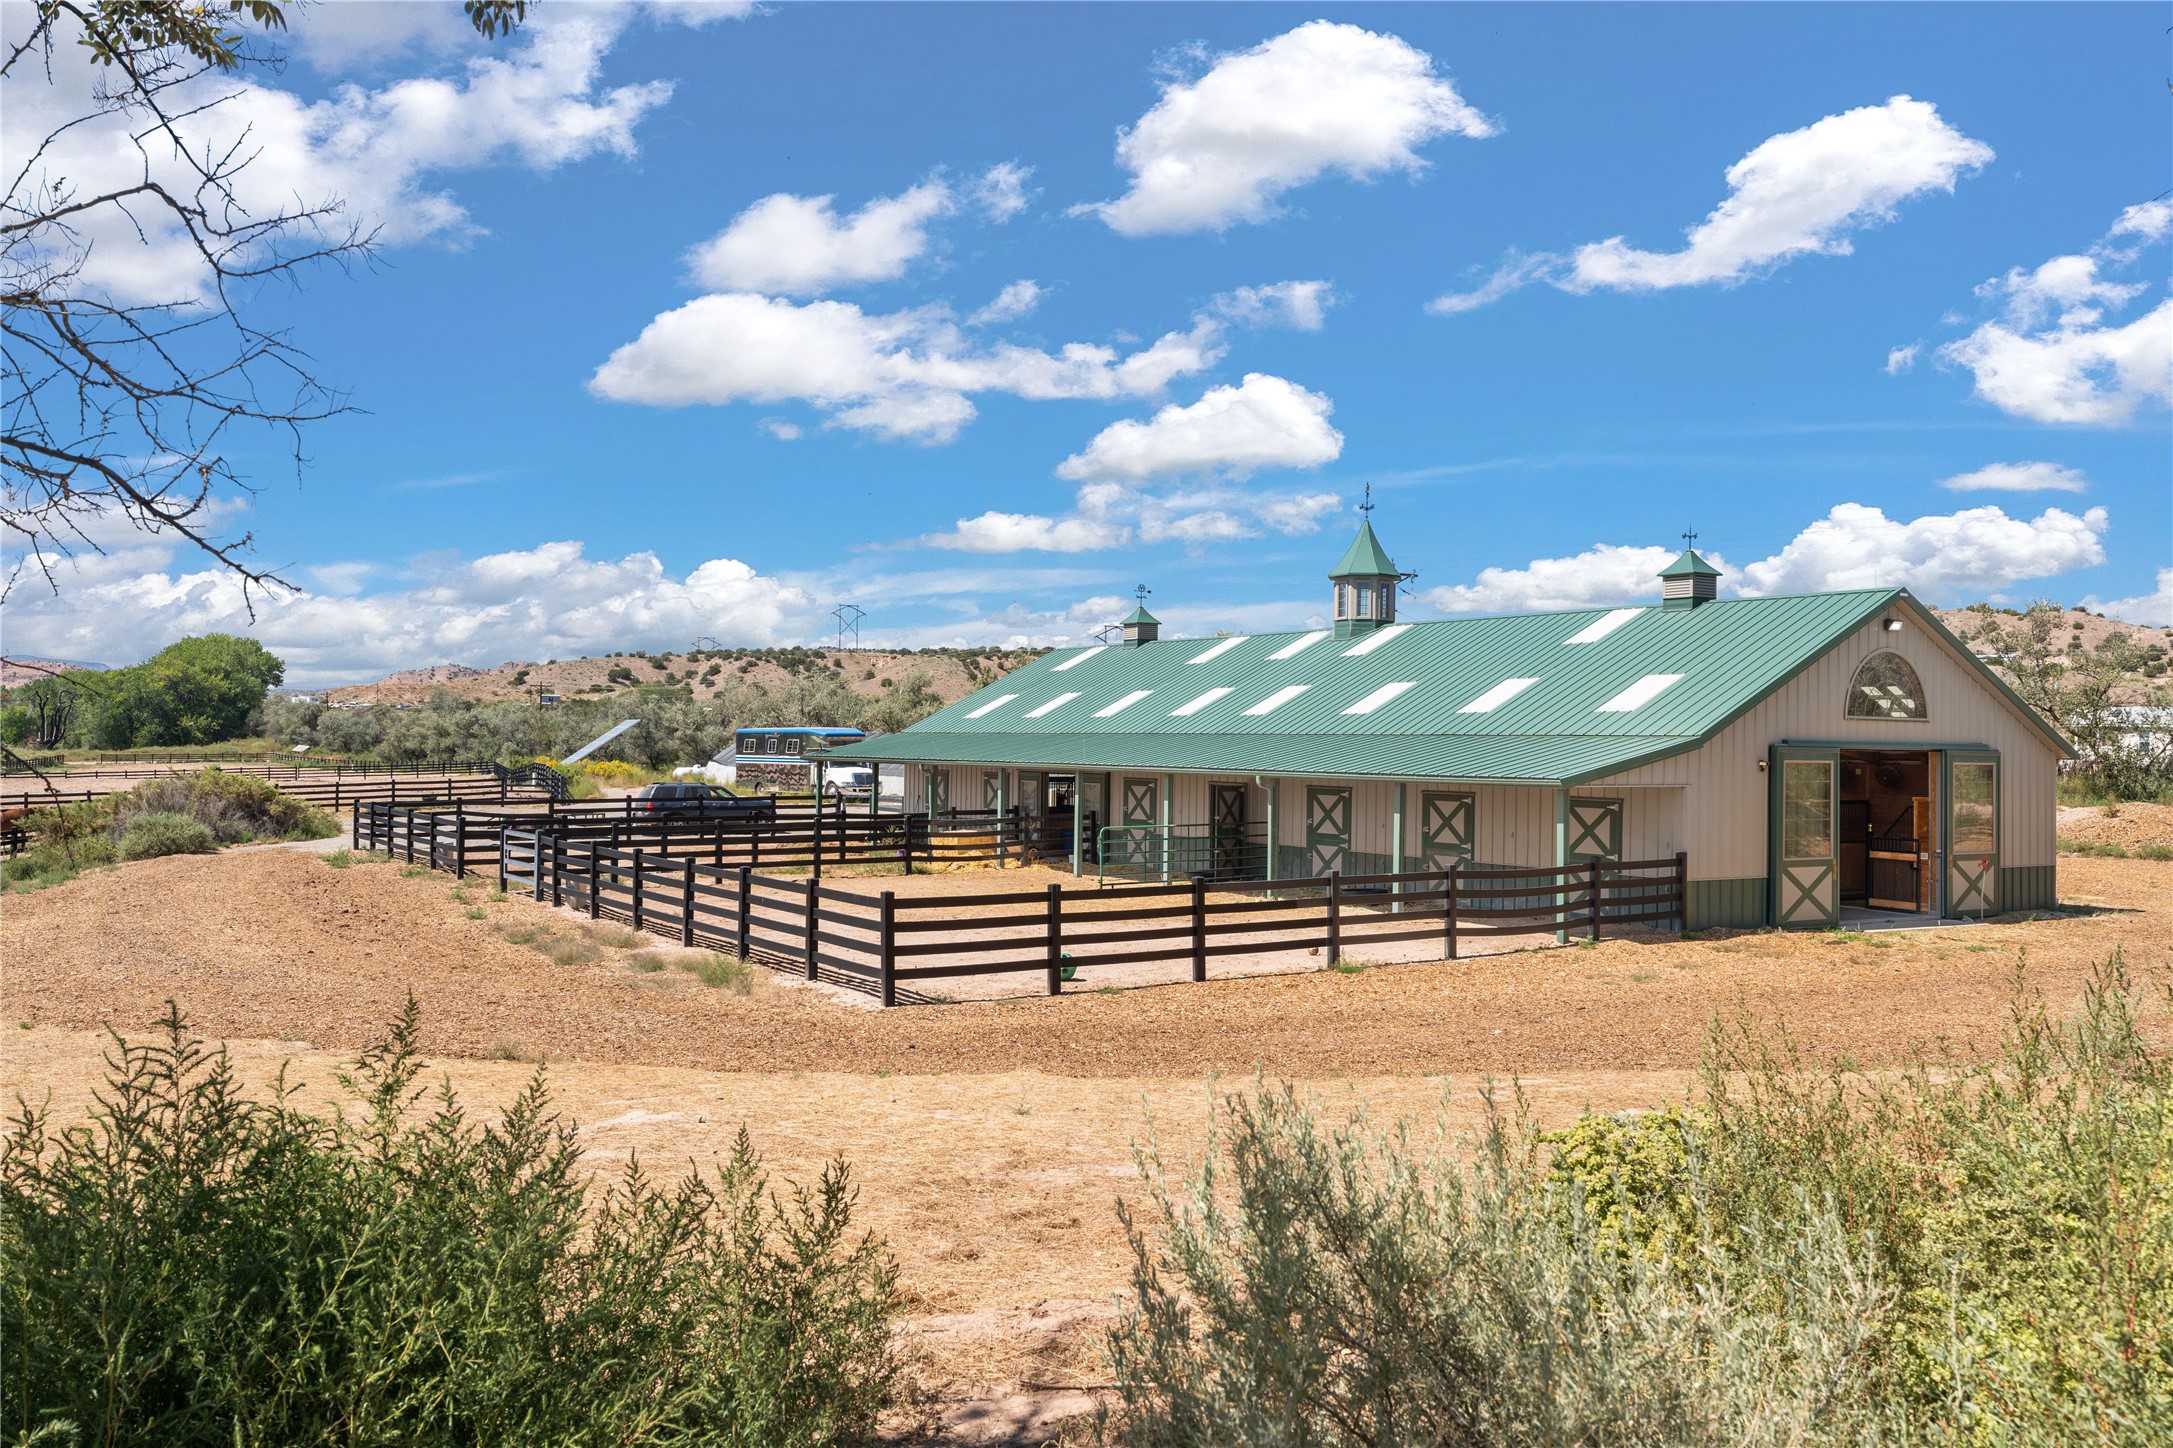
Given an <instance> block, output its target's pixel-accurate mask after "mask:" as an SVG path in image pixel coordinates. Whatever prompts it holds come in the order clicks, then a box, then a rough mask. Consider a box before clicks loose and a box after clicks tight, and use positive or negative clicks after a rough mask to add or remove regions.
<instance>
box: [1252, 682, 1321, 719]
mask: <svg viewBox="0 0 2173 1448" xmlns="http://www.w3.org/2000/svg"><path fill="white" fill-rule="evenodd" d="M1312 687H1313V686H1312V685H1311V684H1285V685H1283V687H1281V688H1280V689H1277V690H1276V691H1275V692H1274V693H1272V694H1270V695H1268V696H1267V697H1266V698H1265V699H1262V700H1261V701H1260V702H1259V703H1257V704H1255V705H1253V706H1252V707H1251V708H1250V709H1247V710H1246V711H1245V713H1246V714H1247V715H1248V716H1249V717H1251V718H1254V719H1257V718H1259V717H1260V716H1261V715H1262V714H1272V713H1274V712H1275V711H1276V710H1277V709H1280V708H1282V707H1283V705H1285V704H1287V703H1289V702H1290V701H1291V700H1292V699H1295V698H1297V697H1298V696H1299V695H1300V694H1302V693H1304V692H1305V691H1306V690H1307V689H1310V688H1312Z"/></svg>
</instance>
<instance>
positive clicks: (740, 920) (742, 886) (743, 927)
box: [732, 865, 754, 960]
mask: <svg viewBox="0 0 2173 1448" xmlns="http://www.w3.org/2000/svg"><path fill="white" fill-rule="evenodd" d="M753 884H754V871H753V870H750V869H748V868H747V867H746V866H745V865H742V866H740V867H739V911H738V913H737V914H736V915H735V916H734V917H733V921H734V923H733V926H732V943H733V945H735V946H736V947H738V949H739V958H740V959H741V960H745V959H746V958H747V915H748V910H749V908H750V906H751V904H752V901H751V900H750V899H749V896H750V895H751V894H752V893H753V891H752V886H753Z"/></svg>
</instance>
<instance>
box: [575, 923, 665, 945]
mask: <svg viewBox="0 0 2173 1448" xmlns="http://www.w3.org/2000/svg"><path fill="white" fill-rule="evenodd" d="M581 933H582V934H583V935H585V936H587V937H588V938H589V939H590V940H591V941H593V942H594V943H595V944H597V945H601V946H603V947H605V948H606V949H608V950H632V949H633V948H634V947H635V946H637V945H647V944H648V943H649V937H648V936H646V935H644V934H643V933H642V932H640V931H639V930H636V929H634V928H633V927H632V926H629V925H612V924H592V925H584V926H582V927H581Z"/></svg>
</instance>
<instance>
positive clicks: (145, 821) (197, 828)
mask: <svg viewBox="0 0 2173 1448" xmlns="http://www.w3.org/2000/svg"><path fill="white" fill-rule="evenodd" d="M218 848H219V841H218V840H217V839H216V838H215V837H214V836H213V835H212V833H211V830H210V828H209V827H208V826H206V825H205V824H204V823H203V822H202V821H200V820H193V819H190V818H189V817H188V816H187V815H185V814H166V813H159V814H140V815H131V816H129V817H128V820H127V823H126V825H125V826H124V827H123V828H122V830H121V837H120V855H121V858H122V859H124V860H155V859H157V858H158V857H159V856H161V855H209V854H214V853H216V852H217V851H218Z"/></svg>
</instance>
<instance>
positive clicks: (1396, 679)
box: [832, 589, 2057, 784]
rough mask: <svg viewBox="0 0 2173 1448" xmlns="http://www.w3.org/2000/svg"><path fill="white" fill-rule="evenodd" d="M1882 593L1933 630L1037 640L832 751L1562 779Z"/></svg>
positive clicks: (1704, 708)
mask: <svg viewBox="0 0 2173 1448" xmlns="http://www.w3.org/2000/svg"><path fill="white" fill-rule="evenodd" d="M1897 599H1901V600H1906V601H1907V602H1908V603H1909V604H1910V605H1911V606H1912V608H1913V612H1914V614H1915V616H1916V617H1918V618H1920V619H1923V620H1926V621H1928V622H1929V623H1930V625H1931V627H1932V628H1933V629H1935V630H1937V631H1938V633H1939V635H1940V636H1942V637H1945V638H1947V639H1948V641H1949V642H1950V643H1951V642H1952V636H1951V635H1947V634H1946V633H1945V630H1943V629H1938V625H1937V620H1936V619H1933V618H1932V616H1931V614H1930V612H1929V611H1928V610H1925V609H1922V608H1921V607H1915V606H1914V603H1915V601H1914V600H1913V599H1909V598H1908V596H1907V595H1906V594H1905V593H1903V592H1901V591H1899V590H1895V589H1876V590H1865V591H1860V592H1853V593H1824V594H1808V595H1800V596H1795V597H1786V598H1758V599H1727V600H1720V601H1716V602H1713V603H1708V604H1705V605H1703V606H1701V607H1699V608H1695V609H1662V608H1658V607H1650V606H1642V607H1633V608H1619V609H1586V610H1580V611H1577V612H1572V613H1543V614H1521V615H1515V616H1510V617H1501V618H1465V619H1448V620H1442V621H1438V622H1425V623H1399V624H1391V625H1389V626H1387V627H1384V628H1380V629H1377V630H1375V631H1373V632H1371V633H1366V634H1360V635H1355V636H1338V635H1337V634H1336V633H1335V632H1334V631H1333V630H1332V629H1319V630H1315V631H1312V632H1309V633H1280V634H1255V635H1252V636H1249V637H1247V636H1240V637H1232V638H1219V639H1197V638H1194V639H1164V640H1161V641H1159V642H1156V643H1149V644H1144V645H1140V646H1136V647H1128V648H1114V647H1108V646H1097V647H1092V648H1083V649H1067V650H1063V651H1060V652H1057V653H1052V654H1049V655H1046V656H1045V657H1043V658H1041V659H1039V660H1036V661H1035V662H1034V663H1032V664H1029V665H1027V666H1026V667H1024V668H1022V669H1020V670H1018V671H1017V672H1016V673H1013V674H1010V675H1008V676H1007V677H1005V678H1004V679H1003V680H1002V681H1000V682H998V683H995V684H991V685H989V686H988V687H986V688H984V689H982V690H980V691H979V692H978V693H975V694H972V695H969V696H968V697H966V698H964V699H961V700H959V701H958V702H957V703H955V704H952V705H950V706H949V707H948V708H945V709H943V710H941V711H940V712H938V713H936V714H934V715H932V716H930V717H929V718H927V719H925V720H923V721H922V722H920V723H918V724H916V725H914V726H913V727H911V728H910V729H906V730H903V731H901V732H899V733H897V734H892V735H888V736H885V737H884V738H882V739H880V740H875V741H870V743H869V744H867V745H849V746H845V747H844V748H842V749H839V750H836V751H832V752H833V753H835V754H836V755H837V757H839V758H841V759H842V758H846V757H850V758H853V759H856V760H859V759H869V760H884V761H915V762H926V763H941V762H981V763H989V764H1014V765H1026V766H1041V765H1047V766H1073V767H1077V768H1085V769H1103V768H1138V769H1158V770H1173V771H1211V772H1215V773H1245V774H1252V773H1275V774H1310V775H1329V776H1360V777H1368V776H1370V777H1381V778H1432V779H1452V780H1464V781H1472V782H1489V781H1501V782H1514V783H1533V784H1576V783H1582V782H1584V781H1587V780H1591V779H1598V778H1602V777H1604V776H1606V775H1609V774H1615V773H1619V772H1620V771H1622V770H1624V769H1628V768H1632V767H1634V766H1635V765H1638V764H1641V763H1645V762H1647V761H1649V760H1653V759H1660V758H1665V757H1667V756H1668V755H1671V754H1677V753H1681V752H1683V751H1685V750H1689V749H1694V748H1696V747H1697V746H1698V745H1699V744H1700V743H1702V742H1703V741H1704V740H1705V739H1707V738H1709V737H1710V736H1711V735H1712V734H1713V733H1715V732H1716V731H1718V730H1719V729H1721V728H1723V727H1725V726H1726V725H1727V724H1728V723H1730V722H1731V721H1733V720H1734V719H1736V718H1737V717H1739V716H1740V715H1741V714H1742V713H1743V712H1744V711H1746V710H1747V709H1749V708H1750V707H1751V706H1752V705H1754V704H1756V703H1757V702H1758V701H1759V700H1760V699H1762V698H1764V697H1765V696H1766V695H1768V694H1769V693H1771V692H1772V691H1773V690H1774V689H1777V688H1779V687H1780V686H1781V685H1782V684H1784V683H1786V682H1787V681H1788V680H1789V679H1790V678H1792V677H1793V676H1794V675H1795V674H1796V673H1797V672H1798V671H1799V670H1801V669H1802V668H1804V667H1805V666H1806V665H1808V664H1809V663H1810V662H1811V661H1813V660H1814V659H1816V658H1818V657H1819V656H1820V655H1822V654H1824V653H1825V652H1826V650H1827V649H1829V648H1831V647H1832V646H1833V645H1834V644H1835V643H1837V642H1839V641H1840V640H1841V639H1842V638H1844V637H1846V636H1847V635H1848V634H1849V633H1850V632H1851V631H1853V630H1854V629H1856V628H1858V627H1860V626H1861V625H1862V624H1863V623H1864V622H1865V621H1866V620H1867V619H1869V618H1872V617H1875V616H1877V615H1878V613H1879V612H1880V611H1881V610H1884V609H1888V608H1891V607H1893V606H1894V605H1895V602H1896V600H1897ZM1957 647H1958V648H1959V646H1957ZM1960 652H1961V654H1962V656H1963V657H1964V658H1969V657H1970V656H1969V653H1968V651H1967V650H1966V649H1961V650H1960ZM1971 662H1972V663H1975V660H1971ZM1977 667H1978V669H1979V671H1980V672H1981V673H1983V674H1984V676H1985V677H1986V678H1987V679H1989V680H1991V681H1992V683H1993V684H1994V685H1995V687H1997V688H1999V689H2000V690H2001V691H2002V692H2006V691H2005V688H2004V686H2003V685H1999V684H1998V681H1997V679H1996V678H1993V676H1992V675H1991V674H1990V673H1989V672H1988V671H1985V670H1984V669H1983V666H1982V665H1981V664H1978V665H1977ZM2008 697H2009V698H2010V699H2012V698H2013V695H2012V694H2011V693H2008ZM2024 712H2027V710H2026V709H2025V711H2024ZM2031 717H2032V718H2033V719H2034V718H2035V716H2034V715H2032V716H2031ZM2039 722H2040V727H2041V728H2043V729H2044V731H2045V733H2046V734H2047V736H2048V738H2052V739H2054V740H2055V742H2056V741H2057V736H2056V735H2053V734H2052V733H2051V731H2050V729H2049V727H2046V726H2043V725H2042V721H2039Z"/></svg>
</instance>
